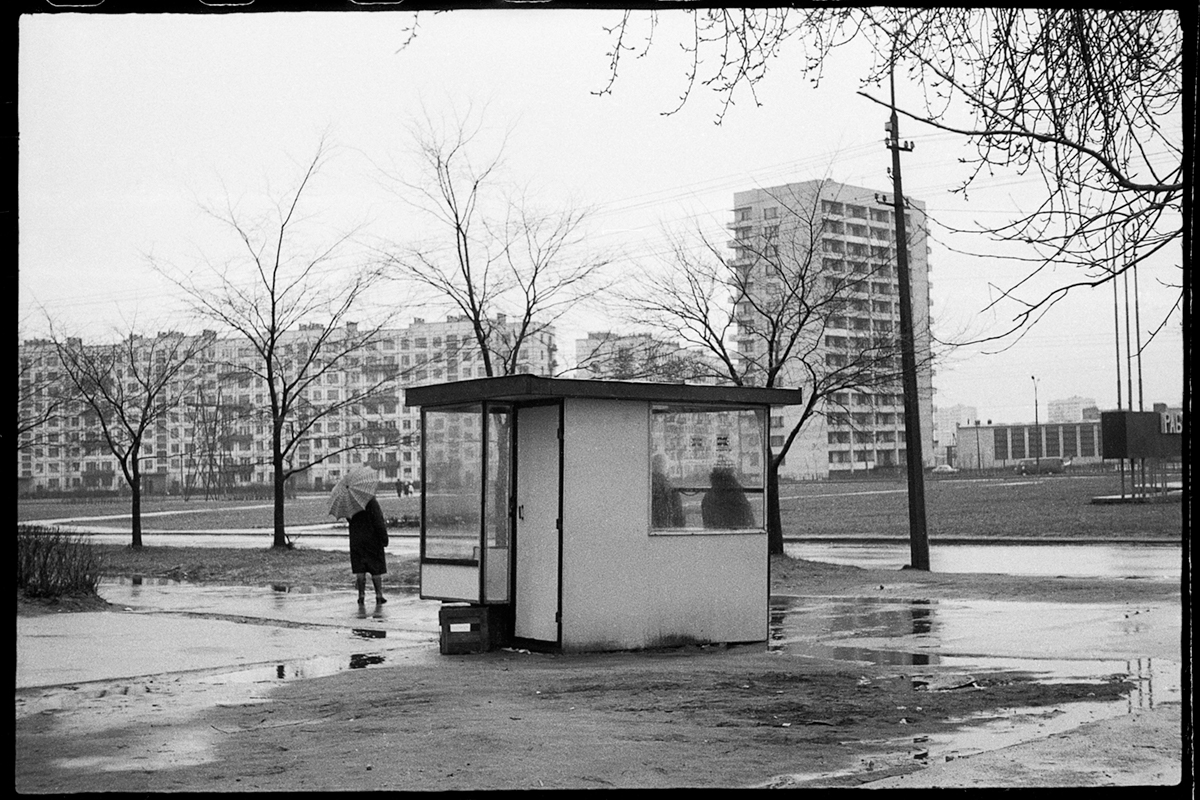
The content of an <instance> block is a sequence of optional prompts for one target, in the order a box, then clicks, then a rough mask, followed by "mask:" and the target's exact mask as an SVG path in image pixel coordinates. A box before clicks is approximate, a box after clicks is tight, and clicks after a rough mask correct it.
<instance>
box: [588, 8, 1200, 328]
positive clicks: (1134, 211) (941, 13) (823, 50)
mask: <svg viewBox="0 0 1200 800" xmlns="http://www.w3.org/2000/svg"><path fill="white" fill-rule="evenodd" d="M679 13H680V14H688V15H690V17H691V21H692V24H691V25H690V26H688V28H689V30H688V33H687V34H685V36H684V38H683V40H682V41H680V42H678V44H679V46H681V47H682V48H683V49H684V50H685V51H686V52H687V53H688V54H689V55H690V56H691V63H690V65H689V68H688V71H687V73H686V75H685V76H684V87H683V92H682V94H681V97H680V107H681V106H682V105H683V104H684V103H686V102H687V100H688V98H689V97H690V96H691V95H692V93H693V92H694V91H695V90H696V88H697V87H703V88H706V89H709V90H711V91H713V92H715V93H716V94H718V95H719V96H720V97H721V100H722V105H721V109H720V112H719V114H718V117H717V121H718V122H720V120H721V119H722V118H723V117H724V115H725V114H726V113H727V112H728V110H729V108H730V106H731V105H732V103H733V101H734V98H735V95H736V94H737V93H739V92H743V91H744V92H748V93H749V94H750V96H751V99H752V100H753V101H754V102H755V103H756V104H757V103H758V102H759V101H758V97H757V95H756V87H757V86H758V84H759V82H760V81H762V80H764V79H765V78H766V77H767V75H768V74H769V72H770V71H771V67H772V64H773V62H774V61H775V59H776V58H777V57H778V55H779V54H780V53H781V52H782V51H784V50H785V49H793V50H794V49H799V51H800V52H801V53H802V56H803V63H802V66H801V67H800V72H801V74H800V75H799V76H789V77H791V78H794V77H802V78H805V79H810V80H812V81H814V82H816V81H819V80H820V78H821V75H822V71H823V69H824V68H825V67H826V66H827V63H828V61H829V59H830V56H831V55H832V54H833V53H834V52H835V51H836V50H837V49H838V48H842V47H845V46H846V45H849V44H850V43H852V42H859V41H861V42H865V43H866V44H867V46H868V47H869V48H870V51H871V53H872V54H873V56H874V60H873V62H869V63H867V64H865V65H864V67H863V74H862V75H861V79H862V85H863V86H864V88H866V87H870V86H878V85H881V84H882V85H886V84H885V83H884V82H885V81H886V78H887V76H888V74H889V72H890V71H891V70H892V69H895V70H896V71H897V73H900V74H903V75H906V76H907V77H908V79H909V81H910V82H912V83H915V84H917V85H919V86H920V87H921V88H922V89H923V93H924V96H923V102H922V103H921V104H920V106H919V107H914V108H901V109H900V113H901V114H903V115H905V116H908V117H910V118H911V119H914V120H917V121H919V122H922V123H925V124H928V125H932V126H933V127H935V128H937V129H939V130H944V131H950V132H954V133H957V134H960V135H962V136H963V137H965V138H966V139H967V140H969V141H970V142H971V143H972V144H973V146H974V148H975V153H974V155H973V156H970V157H967V158H964V159H961V160H962V161H963V162H964V163H967V164H968V165H969V166H970V172H969V175H968V176H967V177H966V179H965V180H964V181H963V183H962V185H960V186H959V187H958V188H957V190H956V191H958V192H962V193H966V192H967V191H968V189H969V188H970V187H971V185H972V184H973V183H974V182H975V181H976V180H977V179H978V178H979V177H980V176H981V175H988V174H990V173H992V172H993V171H994V170H995V169H998V168H1000V169H1009V170H1013V171H1015V172H1016V173H1017V174H1020V175H1025V174H1032V175H1035V176H1037V177H1038V178H1039V179H1040V182H1041V184H1042V187H1043V188H1042V190H1041V192H1042V193H1041V200H1040V202H1039V203H1038V204H1037V206H1036V207H1035V208H1033V209H1032V210H1029V211H1025V212H1021V213H1018V214H1017V215H1016V216H1014V217H1013V218H1011V219H1010V220H1009V221H1008V222H1006V223H1004V224H1000V225H989V226H980V227H979V228H978V229H976V232H982V233H984V234H987V235H989V236H990V237H992V238H995V239H998V240H1000V241H1003V242H1006V243H1012V244H1016V245H1026V246H1030V247H1031V248H1032V251H1031V255H1029V256H1019V255H1018V256H1012V257H1014V258H1018V259H1020V260H1027V261H1028V262H1029V269H1028V270H1027V273H1026V277H1025V278H1024V279H1022V280H1021V281H1018V282H1017V283H1016V284H1014V285H1012V286H1010V287H1007V290H1006V291H1004V292H1003V296H1002V298H1001V299H1002V300H1008V301H1013V302H1015V303H1016V306H1015V312H1014V317H1013V325H1012V327H1011V328H1010V329H1009V330H1007V331H1005V332H1004V333H1002V334H1000V336H998V337H990V338H1001V337H1003V336H1006V335H1008V334H1010V333H1013V332H1015V331H1019V330H1022V329H1024V327H1025V326H1027V325H1028V324H1031V323H1033V322H1035V321H1036V320H1037V319H1038V318H1040V316H1041V315H1042V314H1044V313H1045V311H1046V310H1048V309H1049V308H1050V307H1051V306H1052V305H1053V304H1054V303H1055V302H1057V301H1058V300H1060V299H1062V298H1063V297H1064V296H1065V295H1066V294H1067V293H1068V292H1070V291H1071V290H1073V289H1075V288H1077V287H1085V286H1098V285H1101V284H1103V283H1106V282H1108V281H1112V280H1113V279H1114V278H1116V277H1117V276H1119V275H1121V274H1122V273H1124V272H1125V271H1126V270H1129V269H1132V268H1134V267H1135V266H1136V265H1138V264H1139V263H1142V262H1144V261H1146V260H1147V259H1149V258H1151V257H1152V256H1154V255H1155V254H1156V253H1159V252H1160V251H1166V252H1167V253H1168V254H1169V255H1170V256H1171V257H1172V258H1176V259H1178V260H1177V264H1178V265H1180V267H1181V266H1182V263H1183V253H1182V249H1181V246H1182V244H1183V242H1184V241H1185V233H1187V232H1188V231H1190V225H1191V219H1190V217H1189V216H1187V215H1185V214H1183V213H1182V212H1183V209H1182V204H1183V200H1184V197H1185V195H1186V194H1189V193H1190V179H1189V178H1188V173H1187V172H1185V170H1184V164H1183V119H1182V113H1181V112H1182V111H1183V107H1184V101H1185V98H1184V96H1183V91H1184V85H1185V84H1184V74H1183V58H1184V55H1183V45H1184V39H1185V33H1184V28H1183V26H1182V24H1181V16H1180V13H1179V12H1178V11H1177V10H1161V9H1120V10H1114V9H1063V8H1060V9H1049V8H1045V9H1040V8H949V7H937V6H933V7H928V8H914V9H902V8H892V7H881V8H875V7H871V8H867V7H847V6H831V7H827V8H826V7H816V8H808V9H787V8H771V9H729V8H714V9H707V8H706V9H691V10H686V11H681V12H679ZM659 20H660V18H659V15H658V13H657V12H654V11H650V12H646V16H644V17H641V16H639V15H638V12H633V11H626V12H625V13H624V15H623V16H622V18H621V19H620V20H619V21H618V22H617V23H616V24H615V25H614V26H613V27H611V28H608V29H607V30H608V32H609V33H610V35H611V37H612V38H611V41H612V49H611V50H610V52H609V57H610V68H611V72H610V76H609V81H608V84H607V85H606V86H605V87H604V88H603V89H602V90H601V91H600V92H599V93H600V94H604V93H607V92H611V91H613V88H614V85H615V81H616V78H617V75H618V71H619V69H620V67H621V66H622V64H623V63H624V59H625V57H626V56H628V55H631V54H634V55H638V56H640V55H644V54H645V52H646V50H647V49H648V48H650V47H651V46H652V45H653V43H654V41H655V37H656V36H662V34H661V26H659V25H658V23H659ZM639 23H644V27H641V28H639ZM860 94H862V95H863V96H864V97H867V98H869V99H871V100H873V101H874V102H877V103H879V104H881V105H886V104H887V101H885V100H884V99H880V98H877V97H875V95H874V94H873V93H872V92H870V91H864V92H860ZM676 110H677V109H676ZM668 113H673V112H668ZM1175 248H1180V249H1179V250H1175ZM1056 265H1059V266H1061V265H1069V266H1072V267H1075V268H1076V269H1075V277H1073V278H1068V279H1066V280H1061V279H1056V281H1055V286H1054V288H1052V289H1050V290H1049V291H1047V290H1046V289H1045V288H1044V287H1043V288H1042V289H1035V288H1033V286H1032V285H1031V284H1030V281H1032V280H1033V278H1034V276H1037V275H1039V274H1041V273H1046V272H1049V271H1050V270H1051V269H1052V268H1053V267H1055V266H1056ZM1180 285H1181V286H1182V282H1181V284H1180ZM1026 295H1028V296H1026ZM1181 298H1182V293H1181ZM997 302H999V301H997ZM1177 307H1178V301H1177V303H1176V308H1177Z"/></svg>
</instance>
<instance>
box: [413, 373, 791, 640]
mask: <svg viewBox="0 0 1200 800" xmlns="http://www.w3.org/2000/svg"><path fill="white" fill-rule="evenodd" d="M405 402H406V404H407V405H409V406H419V407H420V408H421V459H422V480H421V548H420V581H421V597H422V598H429V599H436V600H441V601H443V603H444V605H443V607H442V612H441V624H442V639H441V649H442V652H443V653H454V652H469V651H474V650H486V649H491V648H494V647H498V646H518V647H526V648H531V649H550V650H560V651H564V652H569V651H590V650H627V649H638V648H647V647H657V646H664V645H672V644H682V643H705V642H728V643H732V642H756V641H765V640H766V638H767V626H768V610H767V609H768V595H769V580H768V567H769V559H768V556H767V533H766V492H767V480H766V479H767V457H768V451H767V436H768V425H769V419H770V413H769V412H770V407H771V406H772V405H793V404H798V403H800V402H801V397H800V391H799V390H796V389H762V388H749V387H734V386H685V385H679V384H656V383H633V382H622V381H595V380H562V379H555V378H544V377H538V376H533V375H512V376H506V377H500V378H483V379H479V380H470V381H459V382H454V383H444V384H437V385H431V386H418V387H412V388H409V389H408V390H407V391H406V394H405Z"/></svg>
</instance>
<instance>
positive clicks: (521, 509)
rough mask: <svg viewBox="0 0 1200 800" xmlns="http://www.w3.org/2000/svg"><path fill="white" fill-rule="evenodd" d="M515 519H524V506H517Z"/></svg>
mask: <svg viewBox="0 0 1200 800" xmlns="http://www.w3.org/2000/svg"><path fill="white" fill-rule="evenodd" d="M517 519H525V506H524V505H519V506H517Z"/></svg>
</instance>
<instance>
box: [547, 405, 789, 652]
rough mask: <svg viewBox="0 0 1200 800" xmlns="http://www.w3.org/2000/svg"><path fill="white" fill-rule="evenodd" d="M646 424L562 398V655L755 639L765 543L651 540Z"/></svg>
mask: <svg viewBox="0 0 1200 800" xmlns="http://www.w3.org/2000/svg"><path fill="white" fill-rule="evenodd" d="M649 417H650V408H649V404H648V403H645V402H637V401H626V402H612V401H603V400H589V399H568V400H566V405H565V409H564V423H565V424H564V430H565V438H564V461H563V473H564V480H563V486H564V494H563V551H562V565H563V566H562V587H563V588H562V593H563V594H562V648H563V650H568V651H570V650H575V651H579V650H602V649H631V648H641V647H655V646H659V645H669V644H678V643H681V642H688V641H697V642H706V641H714V642H747V641H762V640H765V639H766V638H767V592H768V587H767V540H766V534H765V533H763V532H761V531H755V532H750V533H695V534H654V535H651V533H650V507H649V504H650V497H649V495H650V492H649V486H650V452H649V447H650V445H649Z"/></svg>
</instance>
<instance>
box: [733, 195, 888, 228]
mask: <svg viewBox="0 0 1200 800" xmlns="http://www.w3.org/2000/svg"><path fill="white" fill-rule="evenodd" d="M762 212H763V214H762V218H763V219H765V220H766V219H779V214H780V207H779V206H777V205H776V206H764V207H763V209H762ZM821 213H822V214H823V215H825V216H826V217H849V218H851V219H862V220H869V221H871V222H880V223H884V224H887V225H891V224H892V223H893V221H894V219H895V218H894V216H893V214H892V211H891V209H887V208H871V207H868V206H860V205H856V204H854V203H842V202H838V201H836V200H822V201H821ZM753 218H754V208H753V207H751V206H743V207H740V208H735V209H734V210H733V219H734V222H749V221H750V220H752V219H753ZM830 222H832V220H830ZM848 224H850V225H853V224H854V223H848ZM860 227H862V226H860ZM852 235H856V234H852Z"/></svg>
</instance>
